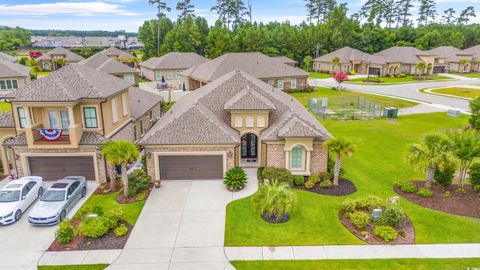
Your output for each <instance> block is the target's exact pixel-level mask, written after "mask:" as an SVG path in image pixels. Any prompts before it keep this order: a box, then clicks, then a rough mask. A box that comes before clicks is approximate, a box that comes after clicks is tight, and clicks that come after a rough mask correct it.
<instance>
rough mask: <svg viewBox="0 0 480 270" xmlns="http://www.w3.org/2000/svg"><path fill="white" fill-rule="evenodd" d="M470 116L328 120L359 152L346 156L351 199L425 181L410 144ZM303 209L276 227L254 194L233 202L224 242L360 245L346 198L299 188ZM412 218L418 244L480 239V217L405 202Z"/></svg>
mask: <svg viewBox="0 0 480 270" xmlns="http://www.w3.org/2000/svg"><path fill="white" fill-rule="evenodd" d="M467 119H468V118H467V117H465V116H462V117H460V118H452V117H448V116H446V115H445V114H444V113H437V114H423V115H409V116H402V117H400V118H399V119H395V120H387V119H379V120H370V121H333V120H331V121H323V122H322V123H323V124H324V125H325V127H326V128H327V129H328V130H329V131H330V132H331V133H332V134H333V135H334V136H342V137H345V138H347V139H348V140H350V141H352V142H353V143H354V144H355V145H356V146H357V150H356V153H355V154H354V155H353V156H352V157H351V158H346V159H345V161H344V163H343V164H344V168H345V169H346V172H347V174H346V178H348V179H350V180H352V181H353V182H354V183H355V185H356V187H357V189H358V192H357V193H355V194H353V195H352V196H351V197H359V196H367V195H377V196H381V197H383V198H386V197H389V196H392V195H395V193H394V191H393V189H392V186H393V184H394V183H395V182H397V181H400V180H408V179H421V178H423V176H421V175H419V174H418V173H416V172H414V171H413V170H412V169H411V168H410V167H409V166H408V165H407V164H406V163H405V155H406V153H407V149H408V145H409V144H410V143H413V142H417V141H418V140H419V139H420V137H421V136H422V135H424V134H427V133H430V132H432V131H440V130H444V129H446V128H460V127H463V126H465V125H466V124H467ZM297 194H299V207H298V209H297V211H296V212H294V213H293V214H292V219H291V221H289V222H288V223H286V224H281V225H272V224H269V223H266V222H264V221H262V220H261V219H260V218H259V217H258V216H257V215H255V214H254V213H253V212H252V209H251V207H250V201H249V198H246V199H242V200H239V201H235V202H232V203H230V204H229V205H228V207H227V224H226V232H225V245H227V246H244V245H253V246H259V245H263V246H269V245H273V246H275V245H322V244H332V245H333V244H357V243H358V242H359V240H357V239H356V238H355V237H353V235H350V234H349V232H347V231H346V230H345V229H344V228H343V227H342V225H341V224H340V223H339V221H338V210H339V208H340V203H341V201H342V200H343V199H344V198H345V197H343V198H339V197H333V196H332V197H331V196H320V195H316V194H313V193H308V194H305V192H300V191H298V192H297ZM401 204H402V206H403V207H404V209H405V211H406V212H407V214H408V216H409V217H410V219H411V220H412V222H413V224H414V227H415V232H416V242H417V243H472V242H477V243H478V242H480V234H479V233H478V231H480V219H473V218H466V217H460V216H453V215H449V214H444V213H441V212H437V211H433V210H430V209H427V208H423V207H420V206H417V205H415V204H412V203H410V202H408V201H406V200H402V202H401Z"/></svg>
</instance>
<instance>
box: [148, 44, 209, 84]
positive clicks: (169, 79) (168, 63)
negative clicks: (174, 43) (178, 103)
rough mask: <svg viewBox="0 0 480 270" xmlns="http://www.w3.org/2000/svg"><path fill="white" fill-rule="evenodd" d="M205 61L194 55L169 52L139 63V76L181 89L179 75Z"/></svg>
mask: <svg viewBox="0 0 480 270" xmlns="http://www.w3.org/2000/svg"><path fill="white" fill-rule="evenodd" d="M206 61H207V59H206V58H205V57H203V56H201V55H198V54H196V53H190V52H171V53H168V54H166V55H164V56H161V57H152V58H150V59H148V60H147V61H145V62H142V63H140V64H139V66H140V74H141V75H142V76H143V77H145V78H147V79H149V80H150V81H155V82H162V81H164V82H166V83H167V84H168V85H169V87H172V88H177V89H181V88H182V86H183V85H182V82H183V81H182V77H181V75H180V73H181V72H182V71H184V70H186V69H188V68H190V67H193V66H196V65H199V64H202V63H205V62H206Z"/></svg>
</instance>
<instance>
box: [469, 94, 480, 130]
mask: <svg viewBox="0 0 480 270" xmlns="http://www.w3.org/2000/svg"><path fill="white" fill-rule="evenodd" d="M470 111H471V112H472V115H471V116H470V119H469V120H468V121H469V123H470V126H471V127H472V129H473V130H475V131H476V132H477V133H478V132H479V131H480V96H478V97H476V98H475V99H473V100H471V101H470Z"/></svg>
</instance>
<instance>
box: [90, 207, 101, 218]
mask: <svg viewBox="0 0 480 270" xmlns="http://www.w3.org/2000/svg"><path fill="white" fill-rule="evenodd" d="M92 213H93V214H96V215H98V216H99V217H100V216H103V207H101V206H94V207H93V208H92V210H91V213H90V212H88V213H87V214H92Z"/></svg>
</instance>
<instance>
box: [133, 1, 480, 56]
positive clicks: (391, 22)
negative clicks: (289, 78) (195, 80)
mask: <svg viewBox="0 0 480 270" xmlns="http://www.w3.org/2000/svg"><path fill="white" fill-rule="evenodd" d="M149 2H150V4H151V5H152V6H153V7H155V8H157V10H158V14H157V19H155V20H149V21H145V22H144V24H143V25H142V26H141V27H140V29H139V31H138V36H139V38H140V40H142V41H143V42H144V44H145V49H144V50H145V52H144V58H145V59H146V58H149V57H152V56H156V55H163V54H166V53H168V52H171V51H186V52H197V53H199V54H202V55H204V56H207V57H209V58H214V57H217V56H220V55H222V54H224V53H226V52H240V51H246V52H249V51H260V52H263V53H265V54H267V55H271V56H275V55H285V56H288V57H290V58H292V59H295V60H297V61H299V62H300V63H301V62H302V60H303V59H304V57H306V56H312V57H315V56H316V55H319V54H320V55H321V54H325V53H327V52H330V51H333V50H336V49H339V48H342V47H344V46H350V47H352V48H357V49H360V50H362V51H365V52H368V53H375V52H378V51H381V50H384V49H386V48H389V47H392V46H415V47H417V48H419V49H424V50H428V49H431V48H434V47H437V46H454V47H457V48H460V49H464V48H467V47H471V46H474V45H477V44H480V25H479V24H470V22H471V19H472V18H473V17H475V10H474V8H473V7H467V8H466V9H464V10H463V11H461V12H459V14H456V12H455V10H454V9H452V8H450V9H447V10H445V11H442V12H440V13H441V14H442V15H439V14H437V10H436V5H435V1H434V0H418V1H417V0H367V1H366V2H365V4H364V6H363V7H362V8H361V9H360V11H359V12H358V13H355V14H352V15H348V6H347V5H346V4H340V3H337V2H336V1H335V0H305V8H306V16H305V17H306V21H305V22H303V23H301V24H300V25H293V24H291V23H289V22H271V23H257V22H251V14H252V9H251V7H250V5H249V3H248V2H247V3H245V2H244V1H242V0H217V3H216V5H215V6H214V7H212V8H211V10H212V11H213V12H216V13H217V14H218V21H217V23H216V24H215V25H214V26H211V27H209V26H208V24H207V21H206V20H205V19H204V18H202V17H198V16H195V13H194V6H193V5H192V4H191V1H190V0H180V1H179V3H178V4H177V6H176V8H177V10H178V11H179V14H180V16H179V17H178V19H177V20H176V21H172V20H170V19H168V18H167V16H166V13H167V12H169V11H170V10H171V9H170V7H168V6H167V5H166V4H165V2H164V1H161V0H150V1H149ZM414 4H416V5H419V12H420V14H416V15H417V16H414V14H413V5H414ZM414 18H418V20H415V21H414ZM157 33H160V37H158V35H157ZM157 38H158V41H159V42H160V46H159V47H158V48H157V42H158V41H157Z"/></svg>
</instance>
